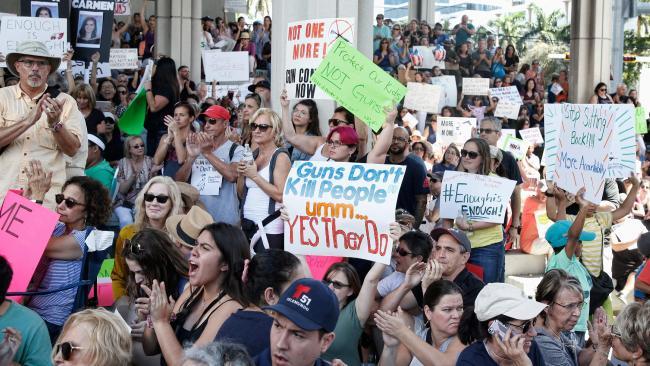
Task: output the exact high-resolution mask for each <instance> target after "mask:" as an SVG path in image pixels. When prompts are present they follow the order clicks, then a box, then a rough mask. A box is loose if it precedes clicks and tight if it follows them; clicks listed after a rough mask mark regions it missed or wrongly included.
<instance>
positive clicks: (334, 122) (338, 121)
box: [327, 118, 348, 127]
mask: <svg viewBox="0 0 650 366" xmlns="http://www.w3.org/2000/svg"><path fill="white" fill-rule="evenodd" d="M327 122H328V123H329V124H331V125H332V126H334V127H336V126H338V125H345V126H347V125H348V121H343V120H341V119H336V118H331V119H330V120H328V121H327Z"/></svg>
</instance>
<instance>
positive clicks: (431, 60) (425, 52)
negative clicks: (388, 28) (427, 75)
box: [413, 46, 445, 70]
mask: <svg viewBox="0 0 650 366" xmlns="http://www.w3.org/2000/svg"><path fill="white" fill-rule="evenodd" d="M434 49H435V47H427V46H413V54H415V55H417V56H420V57H419V58H418V59H421V60H422V62H421V63H420V64H416V65H414V66H415V68H416V69H417V68H423V69H433V68H434V67H436V66H437V67H439V68H440V69H442V70H444V69H445V61H438V60H436V58H435V56H434V55H433V50H434Z"/></svg>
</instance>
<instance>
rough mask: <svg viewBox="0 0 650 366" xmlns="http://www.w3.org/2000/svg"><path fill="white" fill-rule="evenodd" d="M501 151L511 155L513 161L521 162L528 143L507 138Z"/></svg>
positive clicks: (510, 137)
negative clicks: (513, 158)
mask: <svg viewBox="0 0 650 366" xmlns="http://www.w3.org/2000/svg"><path fill="white" fill-rule="evenodd" d="M503 150H505V151H507V152H509V153H511V154H512V156H514V157H515V159H517V160H521V159H523V158H524V156H526V152H527V151H528V142H526V141H524V140H520V139H518V138H515V137H512V136H508V137H506V141H505V143H504V144H503Z"/></svg>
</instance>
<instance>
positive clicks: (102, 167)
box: [86, 160, 115, 192]
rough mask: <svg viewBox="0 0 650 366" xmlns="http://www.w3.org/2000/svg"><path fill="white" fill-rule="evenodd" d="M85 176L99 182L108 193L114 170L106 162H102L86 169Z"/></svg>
mask: <svg viewBox="0 0 650 366" xmlns="http://www.w3.org/2000/svg"><path fill="white" fill-rule="evenodd" d="M86 175H87V176H89V177H91V178H92V179H94V180H96V181H99V183H101V184H102V185H103V186H104V187H106V189H108V191H109V192H110V190H111V184H112V183H113V176H114V175H115V169H113V167H112V166H111V165H110V164H109V163H108V161H106V160H102V161H101V162H100V163H99V164H97V165H95V166H93V167H90V168H88V169H86Z"/></svg>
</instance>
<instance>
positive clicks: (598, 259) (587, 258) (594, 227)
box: [566, 212, 612, 277]
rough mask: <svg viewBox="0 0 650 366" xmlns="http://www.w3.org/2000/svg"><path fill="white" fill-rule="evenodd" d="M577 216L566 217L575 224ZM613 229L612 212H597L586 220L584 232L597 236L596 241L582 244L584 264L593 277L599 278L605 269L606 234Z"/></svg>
mask: <svg viewBox="0 0 650 366" xmlns="http://www.w3.org/2000/svg"><path fill="white" fill-rule="evenodd" d="M575 218H576V217H575V216H573V215H566V219H567V220H569V221H571V222H573V220H575ZM611 227H612V213H611V212H596V213H595V214H594V216H591V217H587V218H586V219H585V226H584V228H583V229H582V231H591V232H592V233H594V234H596V239H594V240H592V241H583V242H582V258H581V260H582V264H583V265H584V266H585V268H587V271H589V273H591V274H592V275H593V276H595V277H598V276H599V275H600V271H601V269H602V268H603V245H604V243H605V241H604V240H605V237H604V234H603V233H604V232H605V230H607V229H609V228H611Z"/></svg>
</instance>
